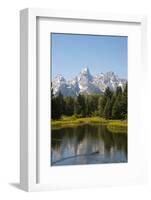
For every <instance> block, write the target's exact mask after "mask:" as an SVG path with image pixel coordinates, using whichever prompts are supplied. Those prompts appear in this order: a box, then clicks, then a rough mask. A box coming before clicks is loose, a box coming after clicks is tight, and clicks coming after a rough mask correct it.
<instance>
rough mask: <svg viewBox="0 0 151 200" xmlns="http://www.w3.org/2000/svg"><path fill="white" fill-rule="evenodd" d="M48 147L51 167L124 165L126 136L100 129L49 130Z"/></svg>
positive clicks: (99, 127) (88, 126)
mask: <svg viewBox="0 0 151 200" xmlns="http://www.w3.org/2000/svg"><path fill="white" fill-rule="evenodd" d="M51 147H52V148H51V165H52V166H58V165H82V164H101V163H125V162H127V134H124V133H112V132H110V131H108V130H107V128H106V126H102V125H82V126H78V127H70V128H61V129H56V130H52V137H51Z"/></svg>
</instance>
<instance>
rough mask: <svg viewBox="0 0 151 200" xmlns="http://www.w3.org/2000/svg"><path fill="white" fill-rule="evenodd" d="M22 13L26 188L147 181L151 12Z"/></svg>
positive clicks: (22, 147)
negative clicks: (149, 20)
mask: <svg viewBox="0 0 151 200" xmlns="http://www.w3.org/2000/svg"><path fill="white" fill-rule="evenodd" d="M20 16H21V21H20V22H21V23H20V31H21V32H20V33H21V37H20V44H21V53H20V58H21V59H20V61H21V68H20V69H21V70H20V85H21V87H20V89H21V90H20V102H21V103H20V111H21V114H20V119H21V120H20V134H21V137H20V138H21V139H20V155H21V157H20V183H21V187H22V189H24V190H26V191H38V190H52V189H64V188H65V189H69V188H75V187H76V188H81V187H98V186H108V185H127V184H136V183H144V182H146V177H147V172H146V156H145V138H146V136H145V135H146V132H145V131H144V130H145V124H144V123H143V119H142V118H141V115H142V112H143V111H142V104H143V96H142V95H141V92H142V91H143V90H144V88H145V82H146V70H147V64H146V44H147V42H146V17H144V16H121V15H120V16H118V15H102V14H99V13H93V14H92V13H84V12H82V13H74V12H63V11H62V12H60V11H59V12H57V11H52V10H47V9H25V10H22V11H21V12H20ZM140 147H141V148H140Z"/></svg>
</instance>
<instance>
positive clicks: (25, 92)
mask: <svg viewBox="0 0 151 200" xmlns="http://www.w3.org/2000/svg"><path fill="white" fill-rule="evenodd" d="M39 18H41V19H47V21H49V20H51V19H58V20H62V21H64V20H67V21H68V20H69V21H70V23H72V21H78V22H79V21H80V22H82V23H85V22H91V24H93V23H97V26H100V24H99V23H100V22H103V23H110V24H115V25H117V26H118V25H121V26H122V25H123V24H124V25H125V24H126V26H127V27H133V26H135V25H137V26H139V28H138V29H139V37H138V38H139V39H140V40H139V41H136V42H138V43H139V47H140V52H138V55H140V58H139V59H140V60H139V61H140V66H139V68H138V70H136V68H135V69H134V70H133V69H131V71H130V72H131V74H134V71H135V70H136V71H137V72H136V77H135V79H136V81H138V78H139V77H140V74H144V78H143V79H142V86H141V87H142V88H141V89H143V87H144V86H145V81H146V80H145V77H146V73H145V71H146V70H147V63H146V60H147V58H146V55H147V52H146V51H147V47H146V46H147V39H146V38H147V37H146V34H147V29H146V17H145V16H129V15H128V16H124V15H112V14H111V15H109V14H100V13H86V12H78V13H77V12H69V11H68V12H67V11H54V10H49V9H33V8H32V9H24V10H21V12H20V185H21V188H22V189H24V190H26V191H39V190H52V189H64V188H65V189H66V188H74V187H98V186H106V185H120V184H121V185H127V184H136V183H144V182H146V179H147V173H146V158H145V155H144V152H145V134H146V133H143V134H142V133H141V131H142V130H143V126H144V124H142V126H141V128H140V130H139V132H140V137H139V139H138V143H139V144H140V143H141V144H142V145H144V148H143V151H142V152H139V153H140V154H141V155H142V156H143V159H142V163H141V164H140V166H138V168H137V170H136V171H137V173H134V171H133V170H134V167H135V165H133V166H131V167H130V168H129V169H128V172H127V173H128V175H127V174H126V175H127V177H126V176H123V177H120V175H119V177H115V176H112V173H113V172H114V173H117V169H116V167H114V164H113V165H110V167H109V168H113V172H112V169H109V170H110V171H109V172H110V173H111V174H110V175H111V178H109V177H108V178H106V180H105V177H102V181H101V180H100V176H97V174H96V173H95V174H94V175H93V178H92V176H91V175H90V179H89V178H88V179H87V175H88V174H90V173H91V172H92V170H94V171H95V172H99V170H100V168H99V166H98V165H97V166H92V167H91V168H92V169H91V172H90V170H89V167H88V168H87V167H85V168H83V167H82V168H81V167H80V166H78V168H75V167H74V168H72V169H71V170H70V168H71V167H68V171H69V174H70V179H69V180H68V177H67V181H68V182H67V181H65V179H59V177H57V173H61V172H59V171H57V172H52V173H55V176H56V182H55V183H54V184H53V183H52V182H51V181H46V182H45V180H46V179H47V178H46V179H45V177H47V176H49V178H48V179H49V180H51V176H50V175H48V174H46V173H44V174H43V176H44V179H42V178H40V179H39V177H41V174H42V173H43V172H42V171H41V169H42V170H43V171H44V169H45V168H43V167H41V165H40V163H39V162H40V161H41V160H40V159H39V155H41V154H42V153H43V152H44V151H43V150H42V151H41V150H40V148H39V146H41V147H43V146H44V145H45V143H43V144H41V143H40V144H39V137H41V136H39V124H40V121H39V120H40V118H39V100H38V99H39V98H40V97H39V92H38V91H39V87H43V86H42V85H40V83H39V78H38V76H39V72H38V67H37V65H38V62H39V58H38V55H39V51H38V50H37V48H38V37H37V31H38V19H39ZM50 26H51V25H50ZM127 29H128V28H127ZM132 32H133V30H132ZM123 33H124V32H123ZM123 33H122V31H121V30H119V34H123ZM133 46H134V45H133ZM40 48H41V47H40ZM133 50H136V51H138V50H137V49H136V47H133ZM140 53H141V54H140ZM138 55H136V57H137V56H138ZM129 57H130V55H129ZM41 70H44V69H41ZM47 70H49V69H47ZM45 72H47V71H46V70H45ZM45 72H44V74H46V73H45ZM48 74H49V72H48ZM130 77H131V76H130ZM46 79H47V78H46ZM133 86H135V84H134V85H133V84H131V86H130V87H131V88H133ZM131 88H130V92H131ZM45 95H47V96H49V95H50V94H48V92H46V93H45ZM132 98H133V97H132V96H131V100H132ZM48 99H49V98H48ZM132 103H135V102H134V101H133V102H132ZM49 104H50V99H49ZM136 104H137V105H138V106H140V107H141V101H139V102H136ZM132 106H133V105H130V109H131V108H132ZM140 112H141V111H140V110H139V111H138V114H140ZM48 114H49V113H48ZM47 116H48V115H47ZM132 119H133V118H132ZM132 119H131V117H129V119H128V120H129V123H130V120H132ZM130 127H131V129H133V131H134V128H135V126H134V127H133V126H130ZM132 140H134V139H132ZM44 141H46V140H44ZM133 142H134V141H133ZM45 146H46V145H45ZM136 149H137V144H136ZM132 151H133V149H132V150H131V152H132ZM135 153H136V152H135ZM44 157H45V156H44ZM39 166H40V167H39ZM107 168H108V167H107ZM60 169H61V168H60ZM73 169H74V171H75V170H76V169H77V172H75V174H76V176H77V177H78V180H79V182H78V181H77V180H76V179H75V177H74V176H73V177H72V174H73ZM83 170H84V171H87V172H86V174H85V176H83V177H82V176H81V173H82V172H83ZM118 170H119V171H120V170H121V173H122V172H123V170H125V166H124V167H123V166H120V167H119V169H118ZM46 171H47V170H46ZM63 171H64V170H63ZM80 171H81V172H80ZM63 173H64V174H60V175H61V176H65V175H66V172H65V171H64V172H63ZM78 174H79V175H78ZM119 174H120V173H119ZM58 176H59V175H58ZM80 177H81V178H80ZM80 179H81V180H80ZM41 180H44V181H41ZM53 180H54V179H53ZM90 180H92V181H90ZM63 181H65V182H63ZM69 181H70V182H69ZM57 182H58V183H57ZM94 182H95V183H94Z"/></svg>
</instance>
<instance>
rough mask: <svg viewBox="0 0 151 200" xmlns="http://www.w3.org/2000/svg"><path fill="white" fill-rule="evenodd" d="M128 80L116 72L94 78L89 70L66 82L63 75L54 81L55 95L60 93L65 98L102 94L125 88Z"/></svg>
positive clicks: (56, 77) (59, 75)
mask: <svg viewBox="0 0 151 200" xmlns="http://www.w3.org/2000/svg"><path fill="white" fill-rule="evenodd" d="M126 82H127V80H126V79H122V78H119V77H118V75H116V74H115V73H114V72H112V71H110V72H107V73H100V74H97V75H95V76H92V75H91V73H90V71H89V69H88V68H84V69H82V71H81V72H80V73H79V75H77V76H76V77H75V78H73V79H72V80H66V79H65V78H64V77H63V76H62V75H61V74H58V75H56V76H55V78H54V79H53V80H52V88H53V93H54V95H58V93H59V91H60V92H61V93H62V94H63V95H64V96H77V95H78V94H102V93H104V91H105V89H106V88H107V87H109V88H110V89H111V90H113V91H115V89H116V88H117V87H118V86H121V88H124V85H125V84H126Z"/></svg>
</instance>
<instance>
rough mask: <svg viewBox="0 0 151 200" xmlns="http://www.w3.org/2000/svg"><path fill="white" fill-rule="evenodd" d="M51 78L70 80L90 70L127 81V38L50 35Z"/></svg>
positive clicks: (93, 72)
mask: <svg viewBox="0 0 151 200" xmlns="http://www.w3.org/2000/svg"><path fill="white" fill-rule="evenodd" d="M50 39H51V41H52V44H51V47H50V48H52V54H51V58H52V60H51V62H52V63H51V66H52V77H53V78H54V77H55V76H56V75H57V74H62V75H63V76H64V77H65V78H66V79H67V80H70V79H71V78H73V77H74V76H76V75H78V74H79V72H80V71H81V70H82V69H83V68H85V67H88V68H89V70H90V73H91V74H93V75H95V74H98V73H101V72H103V73H105V72H108V71H114V72H115V73H116V74H117V75H119V76H120V77H121V78H127V48H128V38H127V36H103V35H102V36H101V35H100V36H97V35H80V34H62V33H51V37H50Z"/></svg>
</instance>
